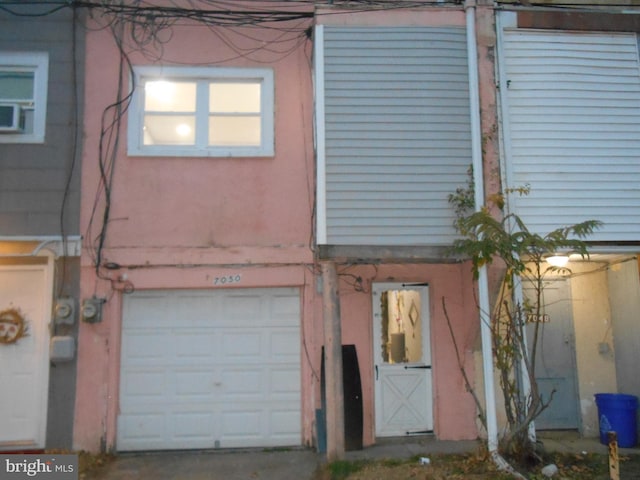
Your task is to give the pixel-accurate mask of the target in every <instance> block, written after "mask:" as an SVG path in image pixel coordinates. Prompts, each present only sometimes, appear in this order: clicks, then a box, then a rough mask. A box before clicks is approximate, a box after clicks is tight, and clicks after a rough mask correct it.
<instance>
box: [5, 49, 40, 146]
mask: <svg viewBox="0 0 640 480" xmlns="http://www.w3.org/2000/svg"><path fill="white" fill-rule="evenodd" d="M0 68H11V69H14V68H15V70H16V71H27V72H33V74H34V75H33V105H34V113H33V132H28V133H22V132H15V133H13V132H12V133H2V134H0V143H44V140H45V129H46V123H47V90H48V82H49V54H48V53H47V52H0Z"/></svg>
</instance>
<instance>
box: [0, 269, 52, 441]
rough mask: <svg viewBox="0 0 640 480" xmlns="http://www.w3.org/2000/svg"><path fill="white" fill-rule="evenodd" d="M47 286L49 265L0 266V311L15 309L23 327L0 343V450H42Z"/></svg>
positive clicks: (46, 378) (46, 376)
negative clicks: (18, 334)
mask: <svg viewBox="0 0 640 480" xmlns="http://www.w3.org/2000/svg"><path fill="white" fill-rule="evenodd" d="M51 288H52V285H51V275H50V269H49V266H48V265H29V266H26V265H24V266H7V267H4V266H3V267H0V311H4V310H6V309H10V308H15V309H17V310H18V311H19V312H20V313H21V314H22V315H23V317H24V318H25V320H26V321H27V328H28V332H27V333H28V334H27V336H25V337H22V338H20V339H18V340H17V341H16V342H15V343H11V344H0V366H1V367H0V385H2V387H1V388H0V450H7V449H15V448H16V447H18V448H29V449H31V448H44V446H45V437H46V420H47V399H48V390H49V337H50V336H49V329H48V324H49V320H50V315H49V312H50V311H51Z"/></svg>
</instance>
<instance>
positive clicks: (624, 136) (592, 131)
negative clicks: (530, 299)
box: [503, 30, 640, 242]
mask: <svg viewBox="0 0 640 480" xmlns="http://www.w3.org/2000/svg"><path fill="white" fill-rule="evenodd" d="M504 38H505V42H504V65H503V67H504V69H505V77H504V78H503V82H504V81H506V84H507V87H508V89H507V107H508V108H507V114H506V116H505V118H507V119H508V131H509V135H508V140H509V143H508V148H507V154H508V156H509V157H508V160H509V161H508V164H507V173H508V181H509V183H510V185H509V186H510V187H519V186H523V185H529V186H530V187H531V193H530V194H529V195H527V196H524V197H516V198H514V199H513V201H512V202H511V205H512V207H513V211H514V212H515V213H517V214H518V215H519V216H521V217H522V219H523V220H524V221H525V222H526V223H527V225H528V226H529V228H530V229H531V230H533V231H535V232H537V233H541V234H546V233H548V232H550V231H551V230H553V229H555V228H558V227H561V226H566V225H570V224H574V223H577V222H580V221H584V220H588V219H597V220H600V221H602V222H604V227H603V228H602V229H601V230H599V231H598V232H597V233H596V234H595V235H593V236H592V237H589V239H590V240H597V241H608V242H616V241H638V240H640V188H639V185H640V162H639V161H638V152H640V69H639V64H638V46H637V40H636V37H635V35H633V34H591V33H558V32H541V31H526V30H521V31H508V32H505V36H504Z"/></svg>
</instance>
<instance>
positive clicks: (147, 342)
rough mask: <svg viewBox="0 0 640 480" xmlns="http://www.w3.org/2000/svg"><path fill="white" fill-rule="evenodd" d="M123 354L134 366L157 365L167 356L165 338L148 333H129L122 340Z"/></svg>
mask: <svg viewBox="0 0 640 480" xmlns="http://www.w3.org/2000/svg"><path fill="white" fill-rule="evenodd" d="M122 350H123V354H124V355H126V356H127V358H128V359H129V361H130V362H131V363H132V364H138V365H145V364H155V363H156V362H158V361H162V359H163V358H164V357H165V356H166V354H167V348H166V345H165V337H164V336H163V335H153V334H150V333H149V332H148V331H146V332H145V331H133V332H129V333H128V334H127V336H126V337H123V340H122Z"/></svg>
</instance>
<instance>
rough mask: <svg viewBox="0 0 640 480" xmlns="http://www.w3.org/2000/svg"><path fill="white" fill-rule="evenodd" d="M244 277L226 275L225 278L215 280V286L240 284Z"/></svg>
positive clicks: (237, 274)
mask: <svg viewBox="0 0 640 480" xmlns="http://www.w3.org/2000/svg"><path fill="white" fill-rule="evenodd" d="M241 280H242V275H240V274H239V273H236V274H235V275H225V276H223V277H215V278H214V279H213V284H214V285H231V284H232V283H240V281H241Z"/></svg>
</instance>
